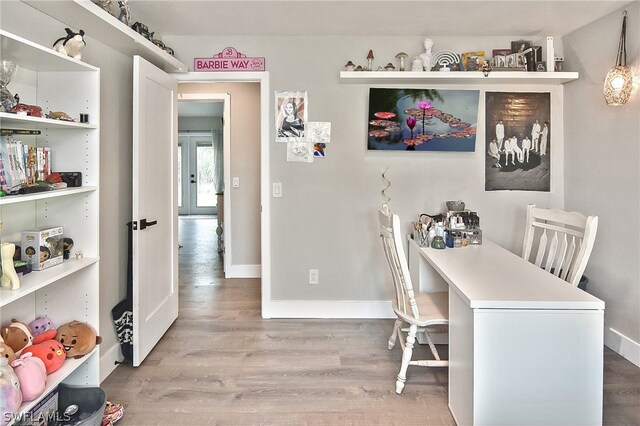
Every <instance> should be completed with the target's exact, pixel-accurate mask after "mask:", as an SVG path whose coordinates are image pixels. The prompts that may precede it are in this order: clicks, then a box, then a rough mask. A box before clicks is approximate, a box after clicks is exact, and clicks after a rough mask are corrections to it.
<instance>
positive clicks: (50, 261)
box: [22, 226, 64, 271]
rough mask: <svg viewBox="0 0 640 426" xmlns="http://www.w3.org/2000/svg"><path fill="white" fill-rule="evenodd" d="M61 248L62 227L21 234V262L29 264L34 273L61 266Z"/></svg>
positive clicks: (62, 248)
mask: <svg viewBox="0 0 640 426" xmlns="http://www.w3.org/2000/svg"><path fill="white" fill-rule="evenodd" d="M63 246H64V244H63V229H62V226H56V227H46V228H40V229H36V230H32V231H23V232H22V260H24V261H26V262H29V263H30V264H31V269H33V270H34V271H41V270H43V269H47V268H49V267H51V266H54V265H59V264H61V263H62V260H63V257H62V255H63V250H64V247H63Z"/></svg>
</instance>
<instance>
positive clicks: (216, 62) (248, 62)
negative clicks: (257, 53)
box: [193, 47, 264, 71]
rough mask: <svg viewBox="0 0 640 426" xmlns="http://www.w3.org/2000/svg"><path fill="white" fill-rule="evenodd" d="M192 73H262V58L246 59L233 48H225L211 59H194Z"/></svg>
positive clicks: (245, 56)
mask: <svg viewBox="0 0 640 426" xmlns="http://www.w3.org/2000/svg"><path fill="white" fill-rule="evenodd" d="M193 70H194V71H264V57H260V58H247V55H243V54H242V53H240V52H238V51H237V50H236V49H234V48H233V47H227V48H225V49H224V50H223V51H222V52H220V53H216V54H215V55H213V57H212V58H195V59H194V60H193Z"/></svg>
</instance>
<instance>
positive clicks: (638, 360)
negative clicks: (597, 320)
mask: <svg viewBox="0 0 640 426" xmlns="http://www.w3.org/2000/svg"><path fill="white" fill-rule="evenodd" d="M604 344H605V345H606V346H607V347H608V348H610V349H611V350H613V351H615V352H617V353H619V354H620V355H622V357H624V358H626V359H628V360H629V361H631V362H632V363H634V364H635V365H637V366H638V367H640V343H638V342H634V341H633V340H631V339H630V338H628V337H627V336H625V335H624V334H622V333H620V332H619V331H617V330H614V329H613V328H611V327H607V328H605V330H604Z"/></svg>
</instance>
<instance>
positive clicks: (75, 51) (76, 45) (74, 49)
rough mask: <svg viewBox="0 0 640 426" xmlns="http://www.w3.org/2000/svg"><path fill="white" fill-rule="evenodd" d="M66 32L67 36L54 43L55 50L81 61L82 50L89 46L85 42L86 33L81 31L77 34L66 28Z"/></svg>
mask: <svg viewBox="0 0 640 426" xmlns="http://www.w3.org/2000/svg"><path fill="white" fill-rule="evenodd" d="M64 30H65V31H66V32H67V35H66V36H65V37H60V38H59V39H57V40H56V41H55V43H53V50H55V51H56V52H60V53H62V54H64V55H67V56H71V57H72V58H73V59H78V60H79V59H81V57H82V49H84V47H85V46H86V45H87V43H85V41H84V31H83V30H80V31H78V32H77V33H76V32H73V31H71V29H70V28H65V29H64Z"/></svg>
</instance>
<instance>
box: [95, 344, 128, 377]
mask: <svg viewBox="0 0 640 426" xmlns="http://www.w3.org/2000/svg"><path fill="white" fill-rule="evenodd" d="M100 349H102V347H101V348H100ZM123 359H124V358H123V357H122V354H121V353H120V344H119V343H116V344H115V345H113V346H111V347H110V348H109V349H107V350H106V351H104V352H103V351H102V350H101V351H100V383H102V381H103V380H104V379H106V378H107V377H108V376H109V374H111V373H112V372H113V370H115V369H116V367H117V366H118V365H117V364H116V361H118V362H120V361H122V360H123Z"/></svg>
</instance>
